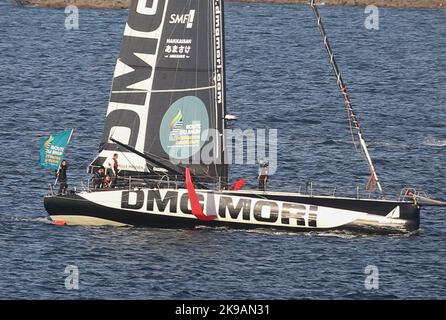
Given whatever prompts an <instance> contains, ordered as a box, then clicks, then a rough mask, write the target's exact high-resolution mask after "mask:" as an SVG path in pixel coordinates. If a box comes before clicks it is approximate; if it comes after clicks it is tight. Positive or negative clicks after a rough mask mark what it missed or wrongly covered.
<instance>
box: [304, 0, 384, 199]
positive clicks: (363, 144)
mask: <svg viewBox="0 0 446 320" xmlns="http://www.w3.org/2000/svg"><path fill="white" fill-rule="evenodd" d="M310 6H311V9H312V10H313V13H314V16H315V18H316V20H317V25H318V27H319V31H320V33H321V35H322V38H323V41H324V46H325V49H326V51H327V53H328V56H329V59H330V64H331V66H332V68H333V71H334V73H335V75H336V82H337V84H338V86H339V88H340V90H341V93H342V95H343V97H344V103H345V105H346V107H347V110H348V112H349V115H350V118H351V122H353V125H354V127H355V129H356V132H357V135H358V139H359V144H360V146H361V149H362V151H363V153H364V157H365V160H366V161H367V163H368V165H369V169H370V173H371V175H372V177H373V178H374V181H375V182H376V185H377V187H378V189H379V191H380V193H381V196H382V197H383V198H384V192H383V190H382V188H381V183H380V182H379V179H378V175H377V173H376V170H375V167H374V165H373V161H372V158H371V156H370V154H369V151H368V149H367V144H366V142H365V139H364V136H363V134H362V130H361V127H360V125H359V122H358V119H357V117H356V114H355V113H354V111H353V106H352V104H351V102H350V98H349V97H348V94H347V88H346V86H345V84H344V81H343V79H342V76H341V72H340V71H339V68H338V65H337V63H336V60H335V57H334V54H333V51H332V50H331V47H330V43H329V41H328V36H327V33H326V31H325V28H324V26H323V24H322V19H321V16H320V14H319V11H318V9H317V6H316V3H315V0H310Z"/></svg>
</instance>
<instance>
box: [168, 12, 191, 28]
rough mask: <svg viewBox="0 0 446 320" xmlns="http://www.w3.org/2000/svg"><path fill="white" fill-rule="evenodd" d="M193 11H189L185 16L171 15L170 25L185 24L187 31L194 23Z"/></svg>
mask: <svg viewBox="0 0 446 320" xmlns="http://www.w3.org/2000/svg"><path fill="white" fill-rule="evenodd" d="M194 17H195V10H190V11H189V13H186V14H175V13H174V14H171V15H170V20H169V23H170V24H186V28H187V29H191V28H192V25H193V23H194Z"/></svg>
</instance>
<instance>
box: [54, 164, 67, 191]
mask: <svg viewBox="0 0 446 320" xmlns="http://www.w3.org/2000/svg"><path fill="white" fill-rule="evenodd" d="M67 169H68V162H67V160H65V159H63V160H62V162H61V163H60V166H59V170H57V171H56V177H57V182H59V194H66V193H67V189H68V180H67Z"/></svg>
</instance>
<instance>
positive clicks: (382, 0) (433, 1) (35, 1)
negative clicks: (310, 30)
mask: <svg viewBox="0 0 446 320" xmlns="http://www.w3.org/2000/svg"><path fill="white" fill-rule="evenodd" d="M15 1H16V2H17V3H18V4H19V5H23V6H37V7H45V8H65V7H67V6H69V5H75V6H77V7H79V8H84V9H127V8H128V6H129V3H130V0H15ZM226 2H238V3H276V4H307V3H308V0H226ZM316 4H325V5H334V6H364V7H365V6H367V5H370V4H373V5H375V6H377V7H393V8H426V9H427V8H430V9H432V8H437V9H440V8H441V9H442V8H446V0H429V1H427V0H375V1H371V0H321V1H317V2H316Z"/></svg>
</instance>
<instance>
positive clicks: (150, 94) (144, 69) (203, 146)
mask: <svg viewBox="0 0 446 320" xmlns="http://www.w3.org/2000/svg"><path fill="white" fill-rule="evenodd" d="M310 6H311V8H312V10H313V12H314V14H315V17H316V20H317V23H318V26H319V29H320V31H321V34H322V36H323V40H324V46H325V48H326V49H327V52H328V55H329V59H330V63H331V65H332V66H333V69H334V71H335V74H336V79H337V83H338V85H339V87H340V90H341V94H342V96H343V98H344V102H345V104H346V107H347V109H348V112H349V120H350V124H351V127H352V130H353V131H355V132H356V135H357V140H358V142H359V145H360V148H361V150H362V152H363V154H364V156H365V160H366V161H367V164H368V166H369V169H370V173H371V178H370V180H369V183H368V188H377V190H378V191H379V193H380V196H379V197H378V198H377V199H373V198H361V197H359V196H357V197H339V196H334V195H331V196H323V195H315V194H313V193H310V194H307V193H302V192H300V191H298V190H291V191H290V192H279V191H265V190H244V189H243V188H240V186H239V187H237V188H231V187H230V183H229V181H228V169H229V168H228V167H229V166H228V164H227V160H226V151H227V150H226V140H225V130H226V129H227V128H228V122H229V121H231V120H232V119H234V118H235V117H234V116H232V115H230V114H228V113H227V110H226V95H225V90H226V78H225V54H224V50H225V46H224V45H225V44H224V23H223V18H224V17H223V0H188V1H184V0H152V1H149V0H133V1H132V3H131V6H130V8H129V14H128V20H127V23H126V25H125V29H124V35H123V40H122V45H121V50H120V53H119V57H118V59H117V63H116V68H115V71H114V75H113V83H112V89H111V94H110V98H109V103H108V109H107V115H106V119H105V125H104V129H103V135H102V138H101V143H100V148H99V152H98V154H97V156H96V157H95V158H94V160H93V161H92V162H91V164H90V165H89V167H88V172H89V173H95V172H96V170H97V169H98V168H99V167H105V168H107V166H108V164H109V163H112V158H113V156H114V155H115V154H118V155H119V162H118V163H119V164H118V168H119V175H118V177H117V179H118V182H117V183H116V184H115V186H114V188H105V189H104V188H101V187H100V188H97V187H96V188H95V187H93V186H92V185H87V186H84V187H83V189H81V190H78V191H76V192H70V193H68V194H64V195H60V194H55V193H54V192H52V191H51V192H49V194H48V195H47V196H45V198H44V206H45V208H46V210H47V212H48V213H49V216H50V218H51V219H52V220H53V221H55V222H57V223H58V224H67V225H111V226H144V227H154V228H195V227H197V226H208V227H228V228H241V229H252V228H268V229H270V228H272V229H280V230H287V231H320V230H323V231H325V230H354V231H360V232H363V231H366V232H368V231H385V232H394V231H395V232H408V231H413V230H417V229H418V228H419V224H420V208H421V206H423V205H445V203H444V202H441V201H434V200H431V199H429V198H428V197H425V196H423V195H422V194H420V193H418V192H417V191H416V190H412V189H406V190H404V191H403V192H402V194H401V197H400V198H399V199H397V200H388V199H386V198H385V197H384V194H383V192H382V187H381V183H380V180H379V179H378V175H377V173H376V170H375V167H374V165H373V162H372V158H371V156H370V154H369V152H368V149H367V144H366V142H365V139H364V135H363V133H362V130H361V127H360V125H359V121H358V119H357V117H356V115H355V113H354V111H353V107H352V104H351V102H350V98H349V95H348V93H347V90H346V86H345V84H344V81H343V79H342V76H341V74H340V72H339V69H338V66H337V64H336V61H335V59H334V55H333V52H332V50H331V47H330V45H329V42H328V38H327V34H326V32H325V29H324V27H323V25H322V21H321V17H320V14H319V12H318V10H317V7H316V4H315V2H314V1H313V0H312V1H310ZM204 150H211V151H210V152H208V153H207V155H208V157H207V158H206V159H203V158H201V157H200V156H199V155H200V154H202V153H203V151H204ZM197 155H198V156H197Z"/></svg>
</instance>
